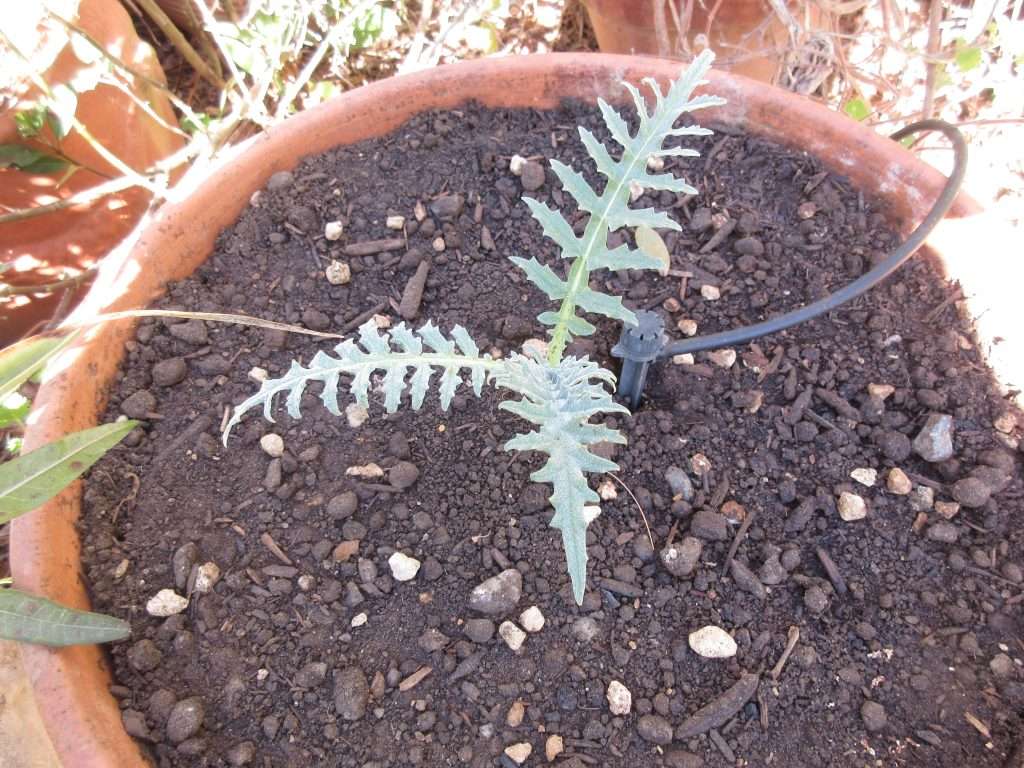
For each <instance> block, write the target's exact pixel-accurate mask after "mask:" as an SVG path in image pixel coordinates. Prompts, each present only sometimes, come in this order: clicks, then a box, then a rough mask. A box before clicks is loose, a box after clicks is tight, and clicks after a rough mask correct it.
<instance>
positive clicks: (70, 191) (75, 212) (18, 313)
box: [0, 0, 183, 346]
mask: <svg viewBox="0 0 1024 768" xmlns="http://www.w3.org/2000/svg"><path fill="white" fill-rule="evenodd" d="M42 5H43V4H42V3H28V4H27V6H28V7H27V9H26V10H25V12H24V15H23V16H18V15H17V14H16V16H17V18H16V19H15V21H14V22H12V23H11V27H10V28H8V26H7V24H6V23H5V25H4V26H5V30H7V31H8V33H9V34H14V35H15V37H16V38H17V42H16V45H18V47H19V49H21V50H22V51H23V52H24V53H25V54H26V55H27V56H29V57H30V58H31V60H32V64H31V66H32V69H34V70H35V71H37V72H39V73H40V74H41V75H42V77H43V79H44V80H45V81H46V82H47V84H49V85H50V86H51V87H54V86H57V85H63V84H67V83H69V82H70V81H71V80H72V79H73V78H75V77H76V76H78V75H81V74H82V73H83V72H84V71H87V70H88V69H89V68H90V66H92V65H88V64H84V63H83V62H82V61H80V60H79V58H78V57H77V56H76V55H75V52H74V51H73V50H72V47H71V45H70V44H69V36H70V34H71V33H69V32H68V31H67V30H65V28H64V27H62V26H59V25H58V23H57V22H56V21H53V20H49V21H47V22H46V23H45V24H44V23H43V19H44V17H45V14H44V12H43V9H42ZM50 5H51V6H53V7H54V9H55V10H57V11H58V12H59V13H61V15H62V16H63V17H64V18H69V19H70V20H71V21H73V22H75V23H76V24H77V25H78V26H79V27H81V28H82V29H84V30H85V31H86V32H88V33H89V35H90V36H92V37H93V39H95V40H96V41H97V42H98V43H100V44H101V45H102V46H103V47H104V48H105V49H106V50H107V51H109V52H111V53H113V54H114V55H115V56H118V57H120V58H121V60H122V61H124V62H126V63H128V64H129V65H130V66H131V67H132V68H133V69H135V70H137V71H139V72H141V73H143V74H145V75H146V76H148V77H149V78H151V79H152V80H154V81H157V82H163V79H164V76H163V71H162V70H161V69H160V64H159V62H158V61H157V59H156V55H155V54H154V53H153V50H152V49H151V48H150V47H149V45H147V44H146V43H143V42H142V41H141V40H139V36H138V35H137V34H136V33H135V28H134V27H133V26H132V22H131V19H130V18H129V17H128V14H127V13H126V12H125V10H124V8H123V7H122V6H121V4H120V2H118V0H80V2H79V0H58V1H57V2H54V3H51V4H50ZM9 56H10V58H7V57H3V58H0V64H2V65H3V67H2V68H3V70H4V73H3V74H4V78H5V79H7V78H10V79H11V82H7V83H4V84H3V85H4V86H5V87H6V88H9V89H10V92H11V93H12V94H13V96H14V103H13V105H11V108H10V109H9V110H6V111H5V113H4V114H3V115H0V143H5V144H6V143H27V144H30V145H31V146H35V147H36V148H39V149H43V150H45V149H46V145H45V144H43V143H41V142H38V141H31V142H24V141H23V140H22V139H20V138H19V137H18V133H17V130H16V128H15V124H14V114H15V112H17V111H20V110H22V109H24V108H25V107H26V106H27V105H29V104H30V103H31V102H33V100H34V99H35V98H37V97H38V90H37V89H36V88H35V87H34V86H33V85H32V84H31V82H30V81H29V80H28V78H27V77H26V76H24V74H23V69H24V67H25V66H26V65H24V63H23V62H21V60H19V59H17V58H16V57H14V56H13V54H9ZM132 90H133V92H134V93H135V95H136V97H137V98H138V99H139V100H141V101H142V102H144V103H147V104H148V105H149V107H150V108H151V109H152V110H153V112H154V113H155V114H157V115H159V116H160V118H161V119H162V120H163V121H165V122H166V123H168V124H170V125H175V124H176V122H177V120H176V118H175V116H174V112H173V110H172V109H171V105H170V102H168V100H167V96H166V94H164V93H163V91H161V90H159V89H158V88H156V87H155V86H152V85H150V84H148V83H146V82H145V81H142V80H138V81H136V82H135V83H133V85H132ZM75 116H76V117H77V118H78V120H79V121H80V122H81V123H82V124H83V125H85V126H86V127H87V128H88V129H89V132H90V133H91V134H92V135H93V136H94V137H95V138H96V139H97V140H98V141H99V143H100V144H102V145H103V146H104V147H106V148H107V149H108V150H110V151H111V152H113V153H114V154H115V155H117V157H119V158H120V159H121V160H123V161H124V162H125V163H126V164H127V165H129V166H130V167H132V168H134V169H135V170H138V171H143V170H145V169H147V168H148V167H150V166H151V165H153V164H154V163H155V162H157V161H158V160H160V159H162V158H164V157H167V156H168V155H170V154H172V153H173V152H174V151H176V150H177V149H179V148H180V147H181V146H183V139H182V137H181V136H179V135H177V134H175V133H172V132H171V131H169V130H168V129H167V128H165V127H164V126H162V125H161V124H160V123H159V122H158V121H156V120H154V119H153V118H152V117H150V116H149V115H147V114H146V113H145V112H144V111H143V110H142V109H141V108H140V107H139V105H138V104H137V103H136V102H135V101H134V100H132V98H131V97H130V96H129V95H128V94H126V93H125V92H123V91H121V90H119V89H118V88H116V87H114V86H113V85H107V84H100V85H98V86H96V87H95V88H93V89H91V90H86V91H83V92H82V93H80V94H79V96H78V105H77V109H76V111H75ZM47 131H48V129H47ZM49 136H50V138H51V140H52V134H49ZM61 148H62V149H63V151H64V152H65V154H67V155H68V156H69V157H70V158H72V159H73V160H75V161H76V162H78V163H81V164H83V165H86V166H88V167H89V168H93V169H96V170H97V171H99V172H100V173H105V174H108V175H109V176H113V177H117V176H120V173H119V172H118V171H117V170H116V169H115V168H114V167H113V166H112V165H110V164H109V163H108V162H107V161H106V160H104V159H103V158H102V157H101V156H100V155H98V154H97V153H96V151H95V150H94V149H93V148H92V147H91V146H90V145H89V144H88V143H87V142H86V141H85V140H84V139H83V138H82V137H81V136H80V135H79V134H78V133H77V132H74V131H72V132H71V134H70V135H68V136H67V137H66V138H65V139H64V140H63V142H62V144H61ZM59 176H60V174H52V175H40V174H31V173H25V172H23V171H18V170H14V169H2V170H0V210H3V209H16V208H29V207H32V206H33V205H38V204H45V203H48V202H53V201H55V200H57V199H66V198H68V197H71V196H73V195H74V194H77V193H79V192H81V191H83V190H85V189H88V188H90V187H93V186H95V185H97V184H99V183H101V182H104V181H106V179H105V178H103V176H101V175H98V174H96V173H93V172H91V171H88V170H84V169H83V170H80V171H78V172H77V173H76V174H75V175H74V176H72V177H71V178H70V179H69V180H68V181H67V182H66V183H64V184H63V185H61V186H60V188H59V189H58V186H57V182H58V180H59ZM150 198H151V195H150V194H149V193H148V192H146V191H145V190H143V189H140V188H133V189H128V190H125V191H124V192H120V193H118V194H113V195H108V196H107V197H105V198H103V199H101V200H97V201H95V202H94V203H92V204H90V205H83V206H79V207H75V208H65V209H63V210H60V211H56V212H54V213H48V214H44V215H42V216H36V217H34V218H30V219H24V220H22V221H18V222H12V223H9V224H0V232H2V244H0V261H5V262H6V261H13V262H15V264H16V266H15V269H14V270H12V271H9V272H7V273H6V274H5V275H4V280H5V281H7V282H9V283H12V284H14V285H21V286H31V285H39V284H42V283H48V282H53V281H54V280H56V279H58V277H59V275H60V273H61V271H62V270H63V269H64V268H71V269H72V270H74V271H75V272H77V271H81V270H83V269H86V268H88V267H90V266H93V265H95V264H96V262H98V261H99V260H100V259H101V258H102V257H103V256H105V255H106V254H107V252H108V251H109V250H110V249H111V248H113V247H114V246H115V245H116V244H117V243H119V242H120V241H121V240H122V239H123V238H124V237H125V236H127V235H128V233H129V232H131V230H132V229H133V228H134V227H135V225H136V224H137V223H138V221H139V219H140V218H141V216H142V214H143V213H145V211H146V208H147V206H148V205H149V201H150ZM83 295H84V291H83ZM60 299H61V295H60V294H59V293H57V294H51V295H50V296H47V297H42V298H30V297H28V296H18V297H14V298H12V299H10V300H7V301H3V302H0V329H2V330H0V346H4V345H6V344H8V343H10V342H12V341H15V340H17V339H18V338H20V337H21V335H22V334H23V333H25V332H27V331H28V330H29V329H30V328H31V327H32V326H33V325H35V324H36V323H37V322H39V321H40V320H46V319H48V318H49V317H50V316H51V315H52V313H53V311H54V310H55V309H56V307H57V304H58V302H59V301H60Z"/></svg>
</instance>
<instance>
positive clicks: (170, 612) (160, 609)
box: [146, 589, 188, 617]
mask: <svg viewBox="0 0 1024 768" xmlns="http://www.w3.org/2000/svg"><path fill="white" fill-rule="evenodd" d="M186 608H188V600H186V599H185V598H184V597H182V596H181V595H179V594H178V593H177V592H175V591H174V590H173V589H161V590H160V591H159V592H157V593H156V594H155V595H153V597H151V598H149V601H148V602H147V603H146V613H148V614H149V615H150V616H157V617H166V616H174V615H175V614H176V613H181V612H182V611H184V610H185V609H186Z"/></svg>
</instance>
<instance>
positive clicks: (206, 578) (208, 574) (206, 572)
mask: <svg viewBox="0 0 1024 768" xmlns="http://www.w3.org/2000/svg"><path fill="white" fill-rule="evenodd" d="M218 581H220V567H219V566H218V565H217V564H216V563H203V564H202V565H200V566H199V568H198V570H197V571H196V583H195V584H194V585H193V587H192V588H193V589H194V590H195V591H196V592H198V593H199V594H201V595H205V594H207V593H209V592H212V591H213V588H214V586H215V585H216V584H217V582H218Z"/></svg>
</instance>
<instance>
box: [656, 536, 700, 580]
mask: <svg viewBox="0 0 1024 768" xmlns="http://www.w3.org/2000/svg"><path fill="white" fill-rule="evenodd" d="M702 548H703V546H702V544H701V542H700V539H697V538H694V537H693V536H686V537H685V538H683V540H682V541H680V542H678V543H676V544H670V545H669V546H667V547H665V548H664V549H662V550H661V552H660V553H659V557H660V559H661V564H662V565H664V566H665V570H666V571H668V572H669V573H671V574H672V575H673V576H675V577H676V578H680V579H681V578H684V577H686V576H689V575H690V574H691V573H693V571H694V569H695V568H696V567H697V564H698V563H699V562H700V555H701V550H702Z"/></svg>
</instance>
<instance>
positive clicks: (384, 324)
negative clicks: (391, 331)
mask: <svg viewBox="0 0 1024 768" xmlns="http://www.w3.org/2000/svg"><path fill="white" fill-rule="evenodd" d="M373 324H374V325H376V326H377V327H378V328H380V330H382V331H383V330H384V329H386V328H390V327H391V317H390V316H388V315H374V316H373Z"/></svg>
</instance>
